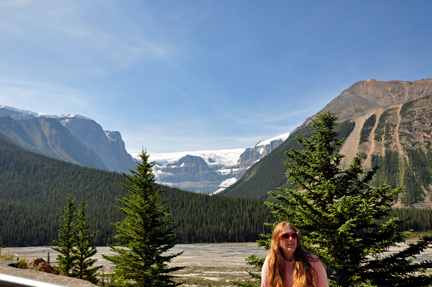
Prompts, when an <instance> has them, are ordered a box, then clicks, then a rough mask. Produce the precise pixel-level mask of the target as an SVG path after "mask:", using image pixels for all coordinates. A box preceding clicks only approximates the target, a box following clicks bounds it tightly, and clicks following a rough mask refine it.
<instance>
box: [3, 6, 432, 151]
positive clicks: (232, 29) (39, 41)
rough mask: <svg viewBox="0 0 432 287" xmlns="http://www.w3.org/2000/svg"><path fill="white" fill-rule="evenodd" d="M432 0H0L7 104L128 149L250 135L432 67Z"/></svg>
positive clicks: (212, 145)
mask: <svg viewBox="0 0 432 287" xmlns="http://www.w3.org/2000/svg"><path fill="white" fill-rule="evenodd" d="M431 11H432V1H429V0H427V1H395V0H391V1H346V0H343V1H288V0H284V1H278V0H275V1H255V0H244V1H235V0H229V1H223V0H217V1H210V0H195V1H187V0H182V1H174V0H172V1H164V0H158V1H154V0H152V1H147V0H136V1H134V0H118V1H111V0H100V1H98V0H94V1H92V0H86V1H81V0H74V1H61V0H52V1H45V0H34V1H32V0H16V1H12V0H2V1H0V105H7V106H12V107H15V108H19V109H25V110H30V111H35V112H41V113H45V114H66V113H68V114H80V115H83V116H86V117H89V118H92V119H94V120H95V121H97V122H98V123H99V124H101V125H102V127H103V128H104V129H105V130H116V131H120V132H121V134H122V136H123V139H124V141H125V143H126V148H127V150H128V151H129V152H130V153H132V154H136V153H138V152H139V151H141V149H142V148H146V149H147V151H148V152H150V153H166V152H179V151H194V150H215V149H230V148H246V147H250V146H253V145H254V144H256V143H257V142H258V141H259V140H263V139H267V138H272V137H274V136H276V135H279V134H283V133H286V132H290V131H292V130H293V129H294V128H296V127H297V126H299V125H300V124H302V123H303V122H304V121H305V119H306V118H307V117H309V116H312V115H313V114H315V113H316V112H318V111H319V110H320V109H322V108H323V107H324V106H325V105H326V104H327V103H328V102H330V101H331V100H332V99H333V98H335V97H336V96H338V95H339V94H340V93H341V92H342V91H343V90H344V89H347V88H348V87H349V86H351V85H352V84H354V83H355V82H357V81H362V80H368V79H370V78H374V79H376V80H381V81H388V80H404V81H414V80H419V79H422V78H430V77H431V71H432V17H430V12H431Z"/></svg>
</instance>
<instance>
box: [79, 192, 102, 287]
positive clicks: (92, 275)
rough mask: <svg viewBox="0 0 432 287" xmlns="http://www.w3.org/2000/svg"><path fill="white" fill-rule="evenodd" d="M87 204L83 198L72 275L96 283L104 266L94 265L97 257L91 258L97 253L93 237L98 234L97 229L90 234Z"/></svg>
mask: <svg viewBox="0 0 432 287" xmlns="http://www.w3.org/2000/svg"><path fill="white" fill-rule="evenodd" d="M86 207H87V204H86V201H85V199H84V198H83V199H82V200H81V203H80V209H79V210H78V213H77V217H76V225H75V226H76V233H75V237H74V249H73V254H74V258H75V262H74V264H75V266H74V268H73V270H72V274H71V276H72V277H77V278H80V279H84V280H87V281H90V282H92V283H94V284H96V283H97V282H98V280H97V277H96V276H97V272H98V270H99V269H100V268H102V266H96V267H93V264H95V263H96V261H97V259H91V258H90V257H92V256H94V255H95V254H96V253H97V250H96V247H95V246H92V245H91V239H92V238H93V237H94V236H95V235H96V234H97V231H96V232H94V233H92V234H88V229H89V225H88V223H87V215H86V211H85V209H86Z"/></svg>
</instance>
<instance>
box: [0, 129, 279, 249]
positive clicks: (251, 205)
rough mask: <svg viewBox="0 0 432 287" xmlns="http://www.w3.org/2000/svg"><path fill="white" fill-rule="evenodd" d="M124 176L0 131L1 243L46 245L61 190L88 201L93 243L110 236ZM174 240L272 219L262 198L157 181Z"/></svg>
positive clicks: (239, 231)
mask: <svg viewBox="0 0 432 287" xmlns="http://www.w3.org/2000/svg"><path fill="white" fill-rule="evenodd" d="M120 182H124V177H123V176H122V175H121V174H118V173H115V172H107V171H102V170H98V169H92V168H87V167H82V166H79V165H74V164H71V163H67V162H63V161H60V160H56V159H52V158H49V157H46V156H42V155H39V154H36V153H33V152H29V151H26V150H24V149H22V148H20V147H18V146H16V145H15V144H13V143H11V142H9V141H8V140H7V139H6V138H5V137H4V136H2V135H1V134H0V239H1V242H2V245H3V246H36V245H51V244H52V240H53V239H55V238H56V236H57V229H58V226H59V218H60V216H61V212H60V208H62V207H64V206H65V205H66V199H65V197H66V195H67V194H71V195H73V196H74V197H75V198H76V199H77V200H81V198H85V199H86V200H87V203H88V209H87V214H88V221H89V225H90V229H91V231H94V230H99V233H98V234H97V236H96V237H95V242H94V244H96V245H105V244H107V243H112V242H113V235H114V229H113V227H112V226H111V224H110V223H111V222H117V221H120V220H122V215H121V214H120V212H118V211H117V209H116V208H115V205H117V202H116V198H121V197H123V196H125V195H126V192H125V190H124V189H123V187H121V185H120ZM160 188H161V189H162V190H164V191H165V194H163V195H162V196H161V199H162V200H164V201H166V202H167V203H166V204H167V205H173V208H172V209H171V210H170V211H171V213H172V215H173V218H174V221H175V222H178V223H181V225H180V226H179V228H178V229H177V235H178V237H179V242H180V243H195V242H227V241H230V242H236V241H254V240H257V239H258V235H259V234H260V233H263V232H264V230H263V228H264V226H263V223H264V222H272V221H274V219H273V218H272V215H271V214H270V212H269V210H268V209H267V207H265V206H264V204H263V202H262V200H259V199H234V198H227V197H221V196H211V197H210V196H207V195H202V194H196V193H191V192H186V191H182V190H179V189H174V188H170V187H167V186H160Z"/></svg>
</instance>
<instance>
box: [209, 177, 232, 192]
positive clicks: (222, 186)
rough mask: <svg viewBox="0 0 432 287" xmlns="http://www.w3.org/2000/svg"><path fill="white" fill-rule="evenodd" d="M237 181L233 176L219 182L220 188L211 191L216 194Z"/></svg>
mask: <svg viewBox="0 0 432 287" xmlns="http://www.w3.org/2000/svg"><path fill="white" fill-rule="evenodd" d="M236 181H237V179H236V178H235V177H233V178H228V179H226V180H224V181H222V182H221V184H220V185H219V186H220V188H219V189H218V190H216V191H215V192H213V193H212V195H213V194H218V193H219V192H221V191H223V190H225V188H227V187H228V186H230V185H232V184H234V183H235V182H236Z"/></svg>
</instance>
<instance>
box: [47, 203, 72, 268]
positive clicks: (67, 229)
mask: <svg viewBox="0 0 432 287" xmlns="http://www.w3.org/2000/svg"><path fill="white" fill-rule="evenodd" d="M66 200H67V205H66V207H65V208H62V209H61V212H62V213H63V216H62V217H61V218H60V219H61V220H62V221H63V224H61V225H60V229H58V240H54V241H53V243H54V244H55V245H56V246H55V247H52V249H53V250H55V251H57V252H58V253H59V254H58V255H57V264H58V269H59V271H60V272H61V273H62V274H63V275H66V276H71V271H72V268H73V267H74V264H75V263H74V261H75V255H74V252H73V247H74V245H75V241H74V238H75V210H76V205H75V199H74V198H73V197H72V196H71V195H68V196H67V197H66Z"/></svg>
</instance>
